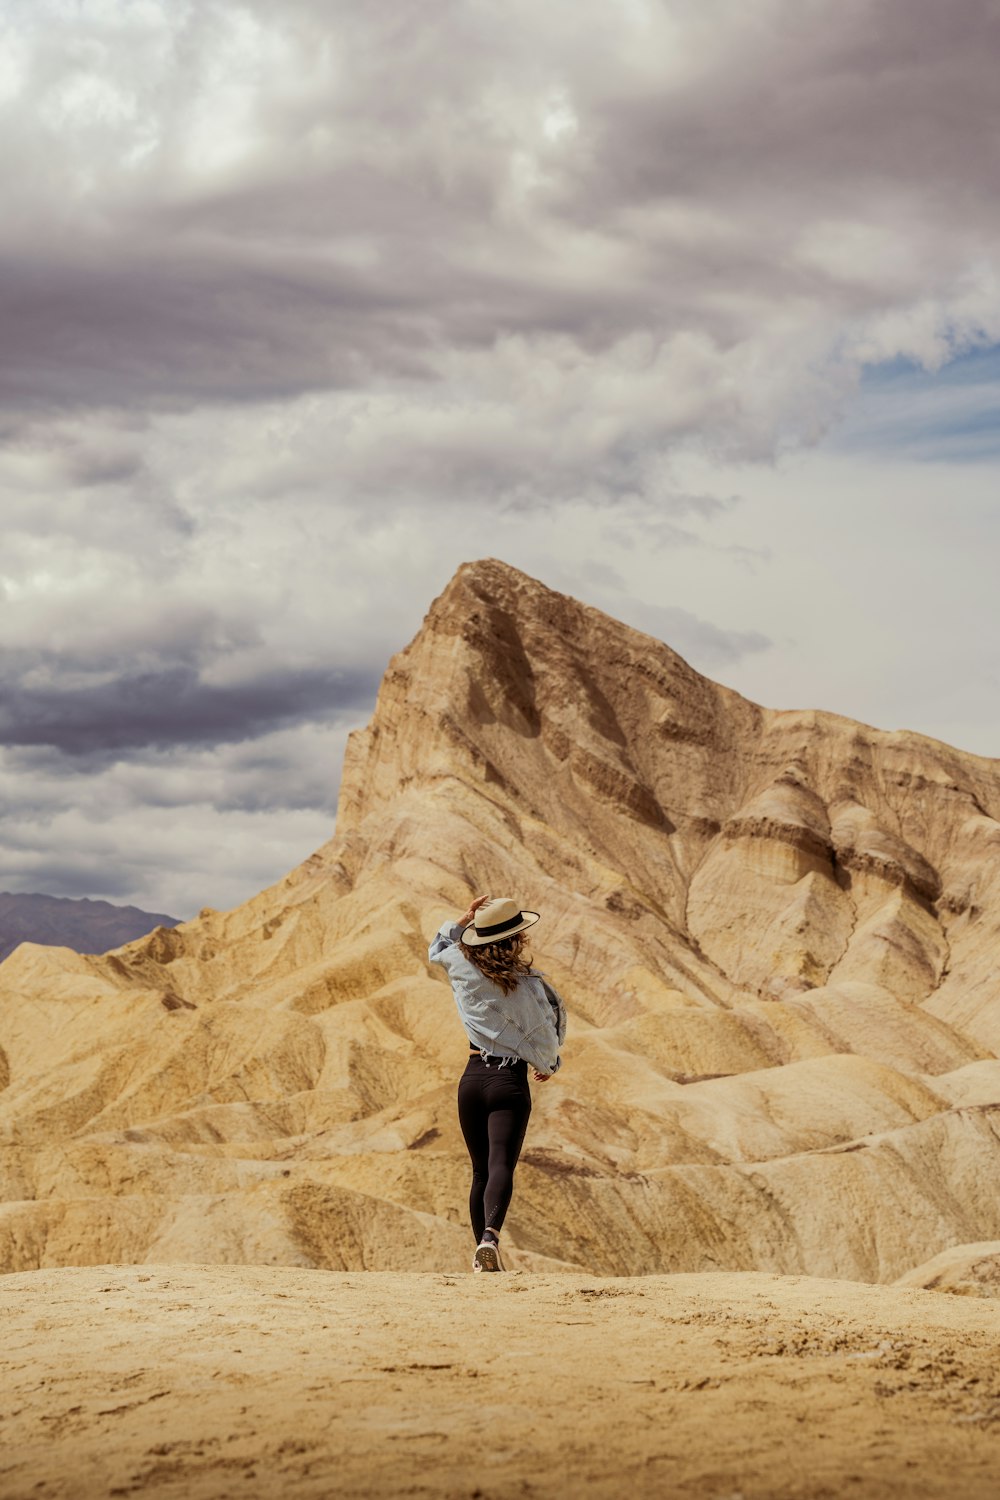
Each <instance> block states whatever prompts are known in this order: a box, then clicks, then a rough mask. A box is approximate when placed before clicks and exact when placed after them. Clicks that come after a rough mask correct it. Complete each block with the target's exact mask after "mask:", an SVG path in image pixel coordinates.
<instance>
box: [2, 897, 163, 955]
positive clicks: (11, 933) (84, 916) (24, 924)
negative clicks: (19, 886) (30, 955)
mask: <svg viewBox="0 0 1000 1500" xmlns="http://www.w3.org/2000/svg"><path fill="white" fill-rule="evenodd" d="M180 921H181V918H180V917H166V916H164V915H163V913H162V912H155V911H140V909H139V907H138V906H114V905H112V903H111V902H110V901H91V900H90V899H89V897H86V896H84V897H83V898H82V900H79V901H74V900H72V899H71V898H70V897H68V896H41V895H35V894H25V895H21V894H18V895H14V894H12V893H11V892H10V891H0V963H2V962H3V960H4V959H5V958H7V957H8V955H9V954H11V953H13V951H14V949H15V948H16V947H17V945H18V943H45V944H47V945H49V946H50V947H57V948H73V949H75V951H76V952H77V953H106V952H107V951H108V949H109V948H120V947H121V945H122V943H130V942H131V941H132V939H133V938H139V937H143V936H144V935H145V934H146V933H147V932H152V930H153V928H154V927H177V926H178V925H179V924H180Z"/></svg>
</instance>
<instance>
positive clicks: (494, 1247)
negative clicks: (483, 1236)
mask: <svg viewBox="0 0 1000 1500" xmlns="http://www.w3.org/2000/svg"><path fill="white" fill-rule="evenodd" d="M472 1269H473V1270H474V1271H502V1270H503V1261H502V1260H501V1259H500V1246H499V1245H498V1244H497V1243H496V1241H495V1240H483V1241H482V1242H481V1243H480V1245H479V1247H478V1248H477V1250H476V1257H475V1260H474V1261H473V1262H472Z"/></svg>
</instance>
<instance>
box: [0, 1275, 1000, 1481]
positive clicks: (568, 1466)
mask: <svg viewBox="0 0 1000 1500" xmlns="http://www.w3.org/2000/svg"><path fill="white" fill-rule="evenodd" d="M0 1297H2V1306H3V1319H4V1357H5V1365H6V1370H5V1377H4V1396H3V1404H4V1424H3V1425H4V1442H3V1449H2V1454H0V1496H2V1497H3V1500H25V1497H27V1496H36V1495H39V1496H46V1497H49V1500H55V1497H65V1500H97V1497H102V1500H103V1497H105V1496H116V1495H138V1496H155V1497H156V1500H228V1497H234V1500H235V1497H244V1500H245V1497H248V1496H250V1497H256V1496H259V1497H265V1496H267V1497H270V1496H277V1495H280V1496H282V1497H302V1500H306V1497H317V1500H318V1497H326V1496H330V1495H342V1496H357V1497H364V1496H387V1495H418V1496H420V1495H426V1496H432V1497H437V1496H440V1497H458V1496H469V1497H479V1500H507V1497H515V1496H518V1497H519V1496H525V1495H528V1496H530V1495H539V1496H563V1495H565V1496H567V1497H569V1496H574V1497H575V1496H588V1497H589V1496H593V1497H595V1500H596V1497H601V1500H619V1497H620V1496H622V1495H627V1494H640V1493H642V1494H650V1495H663V1496H675V1495H676V1496H692V1497H694V1496H697V1497H698V1500H737V1497H742V1500H785V1497H793V1496H794V1497H809V1500H821V1497H823V1500H825V1497H829V1500H841V1497H844V1496H850V1497H853V1500H881V1497H885V1500H889V1497H892V1500H917V1497H920V1500H923V1497H928V1500H929V1497H936V1496H941V1497H945V1496H947V1497H948V1500H955V1497H961V1500H993V1497H995V1495H996V1493H997V1475H998V1472H1000V1467H998V1466H1000V1375H998V1372H997V1357H996V1355H997V1346H998V1342H1000V1304H997V1303H995V1302H982V1301H979V1300H973V1299H969V1298H965V1297H948V1296H943V1295H940V1294H936V1293H933V1292H925V1291H912V1290H909V1291H904V1290H900V1289H897V1288H886V1287H872V1286H859V1285H852V1284H850V1283H845V1282H837V1281H823V1280H810V1279H808V1278H803V1277H775V1276H768V1275H763V1274H752V1273H751V1274H743V1275H733V1274H706V1275H700V1276H691V1275H688V1276H683V1275H682V1276H648V1277H635V1278H618V1279H608V1278H601V1277H594V1276H588V1275H584V1274H580V1273H574V1274H568V1275H543V1274H529V1273H526V1272H521V1273H512V1274H508V1275H505V1276H487V1277H473V1276H471V1275H459V1276H448V1275H443V1274H427V1273H423V1274H421V1273H410V1274H407V1273H376V1274H362V1273H353V1274H352V1273H343V1272H342V1273H329V1272H322V1271H307V1270H301V1269H291V1268H288V1267H276V1268H275V1267H257V1266H253V1267H251V1266H173V1267H161V1266H149V1267H146V1268H142V1267H134V1266H132V1267H129V1266H106V1267H99V1268H86V1269H64V1270H53V1271H41V1272H25V1273H22V1274H19V1275H13V1276H10V1277H7V1278H5V1279H4V1281H3V1282H2V1283H0Z"/></svg>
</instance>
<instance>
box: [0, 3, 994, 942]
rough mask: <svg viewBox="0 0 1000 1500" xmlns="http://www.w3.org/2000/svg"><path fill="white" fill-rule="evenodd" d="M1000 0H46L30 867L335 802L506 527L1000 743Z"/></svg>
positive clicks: (638, 606) (4, 276) (17, 721)
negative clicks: (384, 710) (354, 758)
mask: <svg viewBox="0 0 1000 1500" xmlns="http://www.w3.org/2000/svg"><path fill="white" fill-rule="evenodd" d="M998 59H1000V0H949V4H948V5H942V4H940V3H939V0H600V3H596V0H546V3H545V4H544V5H539V4H538V3H537V0H530V3H529V0H503V3H502V4H501V3H499V0H367V3H365V4H364V5H359V4H357V3H356V0H355V3H348V0H322V3H320V0H282V3H281V4H280V5H274V4H273V3H269V4H265V3H263V0H244V3H235V0H196V3H186V0H0V203H2V204H3V211H2V213H0V506H2V519H3V546H2V549H0V607H2V620H3V629H2V632H0V804H2V819H3V821H2V835H0V888H5V889H8V890H12V891H43V892H46V893H49V894H52V895H63V896H91V897H103V898H105V899H108V900H112V901H118V902H131V903H134V904H136V905H139V906H143V907H145V908H146V909H148V910H152V911H157V912H166V913H169V914H171V915H174V916H177V917H182V918H184V917H189V916H192V915H194V914H195V913H196V912H197V911H198V909H199V908H200V907H202V906H206V905H208V906H214V907H219V908H228V907H230V906H233V905H235V904H237V903H238V902H240V901H242V900H244V899H246V898H248V897H249V896H251V895H253V894H254V893H255V892H256V891H258V890H259V889H261V888H262V887H263V886H265V885H267V884H270V883H271V882H272V881H274V880H276V879H278V878H280V877H281V876H282V875H283V874H284V873H285V872H286V871H287V870H289V869H291V868H292V867H294V866H295V865H296V864H298V863H299V862H300V861H301V860H303V859H305V858H306V857H307V856H308V855H309V854H310V853H311V852H312V850H313V849H315V848H317V847H318V846H319V845H320V844H321V843H323V842H324V841H325V840H326V839H327V838H328V837H329V836H330V834H331V832H332V830H333V825H334V815H335V810H336V797H337V786H338V778H339V774H340V766H341V759H342V755H343V748H344V743H345V739H346V736H347V734H348V732H349V730H350V729H351V728H353V727H356V726H358V725H361V724H364V723H365V722H367V719H368V717H369V716H370V713H371V710H372V706H373V703H374V698H375V693H376V690H377V687H378V683H379V680H380V678H381V675H382V673H383V671H384V670H385V666H386V664H387V662H388V659H389V657H390V656H391V655H392V654H393V653H394V652H395V651H397V650H399V649H400V648H401V647H402V646H404V645H405V644H406V643H407V641H408V640H410V639H411V638H412V636H413V635H414V634H415V632H416V630H417V629H418V628H419V625H420V622H421V619H422V618H423V615H424V613H425V611H426V609H427V607H428V606H429V604H430V602H431V600H432V599H433V598H434V597H435V596H436V595H437V594H438V593H439V592H440V591H441V589H442V588H443V587H444V586H445V584H446V583H447V581H448V579H449V578H450V577H451V575H452V574H453V573H454V571H455V569H456V568H457V567H458V565H459V564H460V563H462V562H464V561H468V560H471V559H474V558H477V557H486V556H495V557H500V558H503V559H504V560H506V561H508V562H510V563H513V564H514V565H516V566H518V567H520V568H523V569H524V570H525V571H526V572H529V573H531V574H532V575H533V576H535V577H537V578H539V579H541V580H542V581H543V582H545V583H547V584H549V585H550V586H552V587H554V588H558V589H560V590H563V591H564V592H568V593H572V594H574V595H575V596H576V597H578V598H580V599H582V600H584V601H585V602H587V603H590V604H594V605H597V606H599V607H600V608H602V609H604V610H606V611H608V612H609V613H610V614H613V615H615V616H617V617H618V618H620V619H622V620H625V621H627V622H628V623H629V624H633V625H636V626H638V627H640V628H641V629H644V630H647V631H649V632H650V633H651V634H653V635H655V636H657V637H658V638H660V639H662V640H664V641H666V642H668V644H670V645H671V646H672V647H673V648H674V649H675V650H677V651H679V652H680V653H681V654H682V655H683V656H684V657H686V658H687V660H689V661H690V662H691V663H692V665H693V666H695V667H696V668H698V670H700V671H702V672H704V673H706V674H707V675H709V676H711V677H713V678H715V679H716V680H718V681H721V682H724V683H726V684H727V685H729V686H731V687H734V688H737V689H738V690H739V691H740V692H743V693H745V694H746V695H747V696H748V697H751V698H753V699H755V700H756V701H757V702H761V703H764V704H767V705H769V706H771V707H777V708H794V707H815V708H825V709H830V710H833V711H835V712H838V713H842V714H846V715H849V716H850V717H853V718H857V719H861V720H863V721H864V722H866V723H870V724H874V725H876V726H878V727H881V728H886V729H894V728H907V729H913V730H918V731H920V732H922V733H924V734H928V735H932V736H935V737H937V738H940V739H944V740H946V741H948V742H950V743H953V744H957V745H959V746H961V747H962V748H964V749H967V750H971V751H974V752H976V753H978V754H980V755H985V756H991V757H996V756H1000V632H998V631H997V628H996V624H997V621H996V615H997V606H996V602H995V601H996V596H997V587H996V560H997V557H998V543H1000V504H998V476H1000V251H998V246H1000V195H998V194H997V192H996V184H997V182H998V181H1000V91H998V89H997V87H996V76H997V64H998Z"/></svg>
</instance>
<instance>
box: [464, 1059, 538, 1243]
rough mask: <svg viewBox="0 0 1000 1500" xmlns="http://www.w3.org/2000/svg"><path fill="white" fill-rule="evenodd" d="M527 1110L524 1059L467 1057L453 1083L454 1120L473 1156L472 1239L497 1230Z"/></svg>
mask: <svg viewBox="0 0 1000 1500" xmlns="http://www.w3.org/2000/svg"><path fill="white" fill-rule="evenodd" d="M530 1114H531V1091H530V1089H529V1088H528V1064H527V1063H526V1062H523V1061H520V1060H519V1061H517V1062H514V1063H508V1064H505V1065H504V1066H503V1067H501V1066H500V1064H499V1063H496V1062H492V1063H485V1062H483V1060H482V1058H481V1057H480V1056H479V1054H478V1053H475V1052H474V1053H473V1054H472V1055H471V1056H470V1058H469V1063H468V1066H467V1068H466V1070H465V1072H464V1073H463V1074H462V1077H461V1080H460V1082H459V1085H458V1122H459V1124H460V1125H461V1127H462V1134H463V1135H464V1136H465V1144H466V1145H467V1146H468V1148H469V1155H470V1156H471V1158H472V1191H471V1193H470V1194H469V1214H470V1216H471V1218H472V1232H473V1234H474V1235H475V1236H476V1243H477V1244H478V1243H479V1241H480V1240H481V1239H482V1237H483V1230H484V1229H487V1228H489V1229H495V1230H497V1232H498V1233H499V1231H500V1226H501V1225H502V1224H503V1221H504V1215H505V1214H506V1212H507V1208H508V1206H509V1204H510V1195H511V1193H512V1191H513V1188H514V1168H515V1167H516V1166H517V1158H518V1156H519V1155H520V1153H521V1145H522V1143H523V1141H524V1132H525V1131H526V1130H527V1128H528V1116H529V1115H530Z"/></svg>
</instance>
